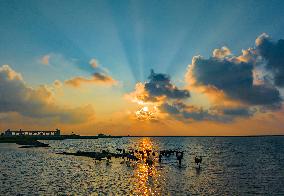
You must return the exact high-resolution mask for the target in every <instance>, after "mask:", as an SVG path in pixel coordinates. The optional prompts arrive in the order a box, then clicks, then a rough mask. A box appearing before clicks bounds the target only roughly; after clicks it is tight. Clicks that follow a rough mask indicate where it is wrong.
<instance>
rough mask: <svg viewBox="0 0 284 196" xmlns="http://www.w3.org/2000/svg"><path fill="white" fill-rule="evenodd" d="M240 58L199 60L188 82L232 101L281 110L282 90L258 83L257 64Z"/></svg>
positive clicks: (192, 68)
mask: <svg viewBox="0 0 284 196" xmlns="http://www.w3.org/2000/svg"><path fill="white" fill-rule="evenodd" d="M221 56H222V55H221ZM222 57H223V56H222ZM240 58H241V57H235V56H232V57H230V58H219V56H218V57H216V56H215V57H214V56H213V57H210V58H208V59H205V58H203V57H201V56H195V57H193V60H192V64H191V65H190V67H189V69H188V72H187V78H188V80H189V82H191V85H193V86H203V87H208V88H210V87H213V88H216V89H217V90H220V91H222V92H224V93H225V95H226V96H228V97H229V98H230V99H232V100H236V101H239V102H241V103H244V104H248V105H259V106H267V107H275V106H276V107H277V106H280V105H281V102H282V99H281V97H280V92H279V90H278V89H277V88H276V87H275V86H273V85H271V84H269V83H257V84H256V83H254V64H253V63H252V62H250V61H240V60H239V59H240ZM241 59H248V58H247V57H243V58H241Z"/></svg>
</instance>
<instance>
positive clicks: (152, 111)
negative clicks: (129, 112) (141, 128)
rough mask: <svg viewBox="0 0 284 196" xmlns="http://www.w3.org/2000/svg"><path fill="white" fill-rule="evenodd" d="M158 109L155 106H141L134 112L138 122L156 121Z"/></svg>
mask: <svg viewBox="0 0 284 196" xmlns="http://www.w3.org/2000/svg"><path fill="white" fill-rule="evenodd" d="M158 113H159V109H158V107H157V106H150V105H149V106H143V107H142V108H140V109H139V110H137V111H136V112H135V115H136V118H137V119H138V120H157V119H158Z"/></svg>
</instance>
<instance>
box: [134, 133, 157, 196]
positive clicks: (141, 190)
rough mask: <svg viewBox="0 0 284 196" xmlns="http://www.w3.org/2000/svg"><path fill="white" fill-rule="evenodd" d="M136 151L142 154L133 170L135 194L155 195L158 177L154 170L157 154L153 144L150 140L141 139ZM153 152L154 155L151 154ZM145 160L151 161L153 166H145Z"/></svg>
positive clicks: (155, 169)
mask: <svg viewBox="0 0 284 196" xmlns="http://www.w3.org/2000/svg"><path fill="white" fill-rule="evenodd" d="M138 151H139V152H140V154H141V152H143V153H144V154H145V156H143V155H144V154H142V155H141V157H140V160H139V161H138V162H137V164H136V168H135V169H134V177H135V179H136V181H134V183H135V184H134V187H135V192H134V193H135V194H139V195H141V194H143V195H153V194H154V195H157V194H159V193H158V191H157V190H156V188H157V186H158V180H159V175H158V171H157V168H156V160H157V157H156V155H157V153H155V152H154V150H153V143H152V141H151V139H150V138H141V139H140V141H139V143H138ZM153 152H154V153H153ZM147 159H151V160H153V164H152V165H151V164H147V163H146V162H147Z"/></svg>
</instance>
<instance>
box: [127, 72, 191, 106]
mask: <svg viewBox="0 0 284 196" xmlns="http://www.w3.org/2000/svg"><path fill="white" fill-rule="evenodd" d="M148 79H149V81H147V82H145V83H144V84H142V83H138V84H137V85H136V90H135V92H133V93H131V94H130V96H131V97H133V98H134V100H136V101H137V102H139V101H143V102H159V101H161V100H164V99H166V100H168V99H173V100H175V99H186V98H189V97H190V93H189V91H188V90H183V89H179V88H178V87H177V86H175V85H173V84H172V82H171V80H170V76H169V75H167V74H162V73H155V72H154V71H153V70H151V74H150V76H149V77H148Z"/></svg>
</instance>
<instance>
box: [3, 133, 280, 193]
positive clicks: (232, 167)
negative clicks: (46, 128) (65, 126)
mask: <svg viewBox="0 0 284 196" xmlns="http://www.w3.org/2000/svg"><path fill="white" fill-rule="evenodd" d="M45 142H46V143H49V144H50V145H51V148H48V149H19V148H18V147H17V146H16V145H14V144H0V154H1V156H0V171H1V172H0V193H1V194H0V195H13V194H16V195H17V194H22V195H34V194H39V195H70V194H74V195H104V194H106V195H143V194H144V195H151V194H152V195H168V194H171V195H186V194H191V195H200V194H201V195H204V194H206V195H208V194H210V195H252V194H262V195H273V194H279V195H284V175H283V174H284V153H283V149H284V138H283V137H261V138H238V137H236V138H224V137H220V138H218V137H217V138H216V137H206V138H200V137H196V138H195V137H184V138H179V137H178V138H175V137H174V138H122V139H108V138H106V139H98V140H64V141H45ZM137 147H139V148H147V149H153V150H159V149H182V150H184V151H185V152H186V153H185V156H184V160H183V163H182V164H183V167H182V168H179V167H177V162H176V160H175V159H174V158H163V160H162V164H158V163H157V164H156V165H155V166H154V167H153V168H149V167H147V166H145V165H144V164H143V163H137V164H136V165H133V166H131V167H127V166H126V165H125V164H120V162H121V160H119V159H117V160H116V159H113V160H112V163H111V164H110V165H107V164H106V163H105V162H104V161H102V162H95V161H94V160H93V159H91V158H86V157H74V156H64V155H58V154H55V152H63V151H68V152H76V151H77V150H81V151H100V150H103V149H108V150H109V151H112V152H115V150H116V148H126V149H130V148H135V149H136V148H137ZM281 149H282V150H281ZM195 155H202V156H203V163H202V168H201V169H200V170H199V169H196V167H195V165H194V159H193V158H194V156H195Z"/></svg>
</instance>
